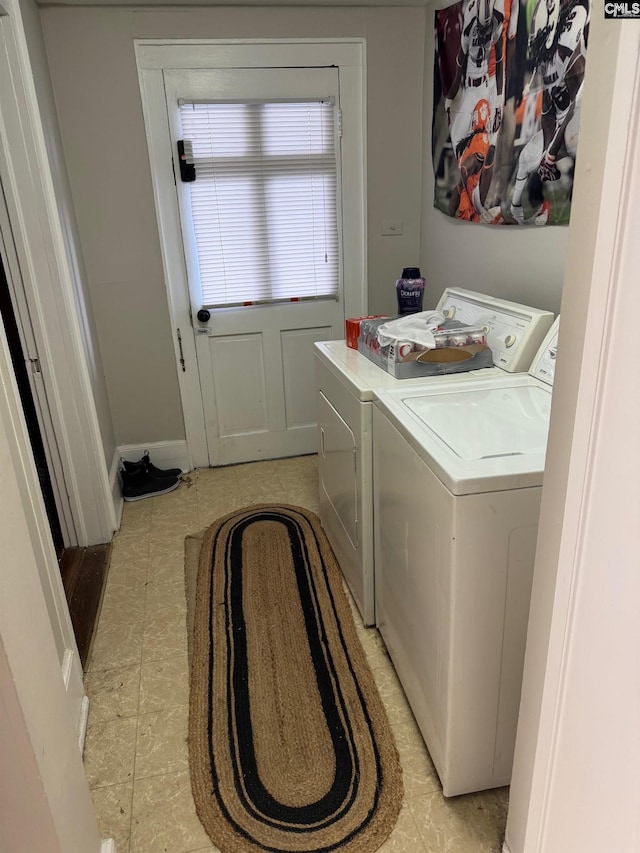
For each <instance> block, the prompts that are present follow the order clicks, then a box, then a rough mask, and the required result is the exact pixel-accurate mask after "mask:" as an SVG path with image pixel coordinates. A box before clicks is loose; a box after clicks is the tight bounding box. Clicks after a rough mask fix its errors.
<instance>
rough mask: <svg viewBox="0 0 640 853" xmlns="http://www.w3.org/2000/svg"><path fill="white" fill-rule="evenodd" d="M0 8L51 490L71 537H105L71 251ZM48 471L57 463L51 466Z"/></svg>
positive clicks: (1, 115) (15, 29) (100, 469)
mask: <svg viewBox="0 0 640 853" xmlns="http://www.w3.org/2000/svg"><path fill="white" fill-rule="evenodd" d="M4 9H5V12H6V15H4V16H1V17H0V105H1V110H0V177H1V179H2V185H3V189H4V193H5V199H6V205H7V211H8V214H9V221H10V225H11V236H10V238H9V235H6V234H5V235H4V239H5V242H9V239H12V240H13V241H14V243H15V248H16V255H17V260H18V263H19V265H20V274H21V281H22V284H23V286H24V290H25V297H26V303H27V305H28V309H29V316H30V320H31V326H32V328H33V332H34V336H35V341H36V345H37V349H38V356H39V358H40V365H41V369H42V372H43V378H44V380H45V381H46V383H47V401H48V405H49V411H50V414H51V423H52V426H53V430H54V433H55V434H54V435H53V436H51V435H49V436H47V440H48V441H50V442H51V441H53V442H55V444H56V446H57V448H58V450H59V453H60V459H61V463H62V468H63V470H64V483H63V484H59V487H60V488H59V493H60V495H61V496H62V497H65V496H66V498H67V499H68V506H69V515H70V517H71V518H72V519H73V528H74V529H73V531H70V534H71V535H72V536H73V537H74V539H75V540H76V541H71V542H69V543H68V544H71V545H92V544H97V543H100V542H108V541H110V539H111V537H112V535H113V531H114V530H115V529H116V528H117V526H118V525H117V520H116V513H115V509H114V502H113V497H112V494H111V486H110V483H109V472H108V468H107V463H106V460H105V455H104V448H103V444H102V437H101V434H100V425H99V422H98V416H97V412H96V409H95V404H94V397H93V389H92V387H91V380H90V376H89V370H88V366H87V361H86V358H87V355H86V352H85V349H84V342H83V334H82V325H81V321H80V316H79V308H78V304H77V296H76V290H77V289H78V288H79V286H80V285H79V283H78V282H76V281H75V280H74V275H73V272H72V269H71V261H70V259H69V257H68V255H67V248H66V244H65V235H64V231H63V225H62V222H61V217H60V212H59V209H58V204H57V200H56V194H55V189H54V183H53V177H52V172H51V165H50V162H49V157H48V152H47V145H46V140H45V135H44V129H43V124H42V119H41V115H40V108H39V104H38V98H37V94H36V89H35V84H34V80H33V72H32V70H31V63H30V57H29V49H28V46H27V40H26V35H25V29H24V23H23V19H22V12H21V9H20V3H19V0H4ZM51 474H52V476H55V472H54V471H52V472H51Z"/></svg>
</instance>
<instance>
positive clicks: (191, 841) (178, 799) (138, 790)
mask: <svg viewBox="0 0 640 853" xmlns="http://www.w3.org/2000/svg"><path fill="white" fill-rule="evenodd" d="M210 845H211V839H210V838H209V837H208V836H207V834H206V832H205V831H204V829H203V827H202V824H201V823H200V821H199V820H198V816H197V815H196V809H195V805H194V803H193V797H192V795H191V781H190V777H189V773H172V774H169V775H167V776H152V777H150V778H148V779H136V781H135V784H134V786H133V820H132V823H131V853H187V851H194V850H199V849H205V850H207V849H210Z"/></svg>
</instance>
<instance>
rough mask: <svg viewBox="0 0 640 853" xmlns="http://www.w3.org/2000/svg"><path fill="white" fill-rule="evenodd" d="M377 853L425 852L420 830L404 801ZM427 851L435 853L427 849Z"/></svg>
mask: <svg viewBox="0 0 640 853" xmlns="http://www.w3.org/2000/svg"><path fill="white" fill-rule="evenodd" d="M379 853H427V848H425V847H424V845H423V843H422V837H421V835H420V831H419V829H418V827H417V825H416V822H415V820H414V818H413V815H412V814H411V810H410V809H409V807H408V806H407V804H406V803H403V804H402V808H401V810H400V814H399V815H398V821H397V823H396V825H395V826H394V828H393V830H392V832H391V835H390V836H389V838H388V839H387V840H386V841H385V842H384V844H383V845H382V847H380V848H379ZM428 853H435V851H431V850H429V851H428Z"/></svg>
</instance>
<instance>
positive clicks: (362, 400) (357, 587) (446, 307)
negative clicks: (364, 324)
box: [315, 288, 553, 625]
mask: <svg viewBox="0 0 640 853" xmlns="http://www.w3.org/2000/svg"><path fill="white" fill-rule="evenodd" d="M437 310H438V311H441V312H442V313H443V314H444V315H445V316H446V317H447V318H449V319H457V320H460V322H462V323H467V324H477V323H479V322H480V321H482V323H483V324H484V325H485V326H486V328H487V338H488V343H489V346H490V347H491V349H492V352H493V359H494V364H495V365H496V366H495V367H493V368H484V369H481V370H474V371H469V372H466V373H457V374H450V375H448V376H437V377H423V378H420V379H402V380H398V379H395V378H394V377H393V376H391V375H390V374H388V373H387V372H386V371H384V370H383V369H382V368H380V367H378V366H377V365H375V364H374V363H373V362H371V361H369V359H368V358H366V357H365V356H363V355H361V354H360V353H359V352H357V351H356V350H353V349H350V348H349V347H347V345H346V343H345V342H344V341H329V342H323V343H316V344H315V363H316V383H317V396H318V431H319V452H318V460H319V489H320V518H321V520H322V524H323V527H324V529H325V531H326V533H327V536H328V538H329V541H330V542H331V545H332V547H333V550H334V552H335V554H336V557H337V558H338V562H339V563H340V566H341V568H342V571H343V573H344V576H345V579H346V581H347V584H348V586H349V589H350V590H351V593H352V595H353V597H354V599H355V601H356V603H357V605H358V608H359V610H360V613H361V614H362V618H363V621H364V624H365V625H373V624H374V623H375V595H374V549H373V491H372V489H373V486H372V482H373V476H372V471H373V463H372V437H371V424H372V411H373V399H374V391H375V389H378V388H379V389H392V388H400V387H401V388H405V389H406V388H410V387H416V386H420V387H422V386H425V385H428V386H431V385H434V384H440V383H443V382H449V383H450V382H456V383H457V382H464V381H469V380H470V379H471V378H472V377H473V378H480V377H483V376H491V375H494V374H495V375H499V376H502V375H503V372H504V371H507V372H508V373H517V372H522V371H526V370H528V369H529V366H530V364H531V360H532V359H533V356H534V355H535V353H536V351H537V349H538V347H539V346H540V344H541V342H542V340H543V338H544V336H545V334H546V333H547V331H548V330H549V327H550V326H551V323H552V322H553V314H551V313H550V312H549V311H541V310H539V309H537V308H529V307H527V306H525V305H519V304H517V303H514V302H508V301H506V300H503V299H496V298H494V297H492V296H487V295H485V294H482V293H475V292H473V291H469V290H462V289H461V288H447V289H446V290H445V292H444V293H443V295H442V297H441V299H440V301H439V303H438V306H437Z"/></svg>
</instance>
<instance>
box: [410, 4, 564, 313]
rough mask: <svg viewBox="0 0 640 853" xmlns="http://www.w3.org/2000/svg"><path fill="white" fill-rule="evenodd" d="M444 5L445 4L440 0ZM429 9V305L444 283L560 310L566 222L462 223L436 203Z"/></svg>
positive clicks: (425, 260)
mask: <svg viewBox="0 0 640 853" xmlns="http://www.w3.org/2000/svg"><path fill="white" fill-rule="evenodd" d="M437 2H438V3H439V5H440V6H442V5H446V4H443V3H441V2H440V0H437ZM434 5H435V4H433V3H432V4H431V5H430V6H429V7H428V8H427V10H426V11H427V20H426V40H425V45H426V47H425V84H424V107H423V109H424V116H423V118H424V125H423V133H424V180H423V202H422V245H421V251H420V266H421V269H422V274H423V275H424V277H425V278H426V280H427V289H426V293H425V307H433V306H434V305H435V304H436V302H437V301H438V298H439V297H440V294H441V293H442V291H443V290H444V288H445V287H466V288H469V289H470V290H479V291H481V292H483V293H490V294H491V295H492V296H499V297H502V298H504V299H511V300H513V301H514V302H522V303H524V304H527V305H533V306H534V307H535V308H543V309H546V310H548V311H553V312H554V313H558V311H559V310H560V299H561V295H562V279H563V274H564V265H565V258H566V252H567V241H568V236H569V228H568V227H567V226H553V227H541V228H534V227H527V228H526V229H525V228H518V227H517V226H512V227H507V226H491V225H479V224H477V223H469V222H461V221H459V220H455V219H452V218H451V217H449V216H446V215H445V214H443V213H441V212H440V211H439V210H437V209H436V208H435V207H434V206H433V197H434V176H433V165H432V162H431V122H432V119H433V63H434V45H435V38H434V14H435V13H434V8H433V6H434Z"/></svg>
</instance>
